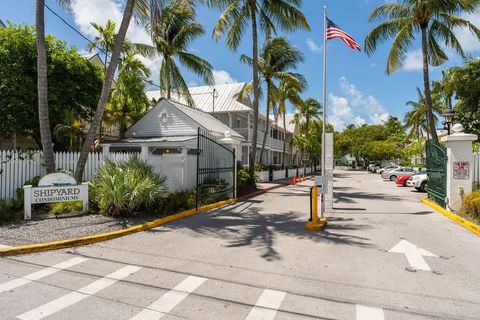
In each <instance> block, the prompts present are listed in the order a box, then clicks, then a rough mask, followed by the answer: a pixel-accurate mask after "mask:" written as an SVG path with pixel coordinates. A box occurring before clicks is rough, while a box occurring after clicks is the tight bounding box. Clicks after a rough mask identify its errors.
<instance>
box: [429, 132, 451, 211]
mask: <svg viewBox="0 0 480 320" xmlns="http://www.w3.org/2000/svg"><path fill="white" fill-rule="evenodd" d="M425 146H426V154H427V176H428V183H427V186H428V198H429V199H432V200H434V201H435V202H436V203H437V204H438V205H440V206H442V207H443V208H445V197H446V188H447V153H446V149H445V147H444V146H443V145H442V144H441V143H440V142H438V141H434V140H428V141H427V142H426V144H425Z"/></svg>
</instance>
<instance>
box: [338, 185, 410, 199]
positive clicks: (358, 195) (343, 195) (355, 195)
mask: <svg viewBox="0 0 480 320" xmlns="http://www.w3.org/2000/svg"><path fill="white" fill-rule="evenodd" d="M337 189H338V188H336V187H335V190H337ZM357 199H365V200H372V201H375V200H383V201H400V200H402V198H400V197H398V196H393V195H389V194H385V193H365V192H336V191H334V192H333V201H334V203H340V202H342V203H356V202H357V201H356V200H357Z"/></svg>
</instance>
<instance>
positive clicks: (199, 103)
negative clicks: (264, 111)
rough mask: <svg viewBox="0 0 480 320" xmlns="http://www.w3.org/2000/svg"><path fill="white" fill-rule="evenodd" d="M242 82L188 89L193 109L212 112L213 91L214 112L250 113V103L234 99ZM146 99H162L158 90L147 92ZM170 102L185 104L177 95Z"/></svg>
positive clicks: (240, 88) (241, 86) (242, 84)
mask: <svg viewBox="0 0 480 320" xmlns="http://www.w3.org/2000/svg"><path fill="white" fill-rule="evenodd" d="M244 85H245V83H244V82H236V83H227V84H216V85H213V86H201V87H189V88H188V90H189V91H190V94H191V95H192V98H193V101H194V103H195V108H197V109H200V110H202V111H204V112H209V113H211V112H213V111H214V110H213V90H214V89H215V91H216V93H217V94H216V98H215V112H228V111H247V112H248V111H252V109H251V108H250V107H249V105H250V101H245V102H240V101H239V99H238V98H236V97H235V95H236V94H237V93H239V92H240V90H242V88H243V86H244ZM146 94H147V97H148V99H149V100H152V99H155V101H158V100H159V99H160V98H162V95H161V93H160V91H159V90H154V91H147V92H146ZM172 96H173V97H172V99H171V100H175V101H178V102H180V103H182V104H186V101H185V99H183V97H182V96H179V95H175V94H173V95H172Z"/></svg>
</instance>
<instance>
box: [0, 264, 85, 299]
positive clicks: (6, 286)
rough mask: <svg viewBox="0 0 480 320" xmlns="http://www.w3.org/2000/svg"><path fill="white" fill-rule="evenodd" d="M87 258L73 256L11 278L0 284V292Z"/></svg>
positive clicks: (43, 276)
mask: <svg viewBox="0 0 480 320" xmlns="http://www.w3.org/2000/svg"><path fill="white" fill-rule="evenodd" d="M87 260H88V258H82V257H75V258H72V259H69V260H66V261H63V262H60V263H58V264H56V265H54V266H51V267H48V268H45V269H42V270H39V271H37V272H34V273H30V274H28V275H26V276H24V277H21V278H17V279H14V280H11V281H9V282H5V283H3V284H0V293H2V292H5V291H9V290H12V289H15V288H18V287H20V286H23V285H25V284H27V283H30V282H32V281H36V280H39V279H41V278H45V277H46V276H49V275H52V274H54V273H57V272H59V271H61V270H64V269H67V268H70V267H72V266H74V265H76V264H79V263H82V262H85V261H87Z"/></svg>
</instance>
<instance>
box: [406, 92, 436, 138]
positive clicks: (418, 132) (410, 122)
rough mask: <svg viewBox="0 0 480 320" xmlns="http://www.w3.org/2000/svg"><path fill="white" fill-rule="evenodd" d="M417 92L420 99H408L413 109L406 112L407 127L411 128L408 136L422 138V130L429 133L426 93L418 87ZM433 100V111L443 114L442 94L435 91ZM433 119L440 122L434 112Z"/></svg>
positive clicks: (408, 103)
mask: <svg viewBox="0 0 480 320" xmlns="http://www.w3.org/2000/svg"><path fill="white" fill-rule="evenodd" d="M417 94H418V100H417V101H412V100H410V101H408V102H407V105H408V106H410V107H411V110H410V111H408V112H407V113H406V114H405V119H404V122H405V127H406V128H407V129H409V132H408V136H409V137H416V138H417V139H420V137H421V136H422V132H426V133H427V134H428V131H429V130H428V126H427V103H426V99H425V95H424V94H423V92H422V90H421V89H420V88H418V87H417ZM432 102H433V112H436V113H439V114H441V113H442V112H443V108H442V106H441V102H440V95H439V94H437V93H434V94H433V95H432ZM433 121H434V124H436V123H437V122H438V118H437V116H436V115H435V113H434V114H433Z"/></svg>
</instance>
